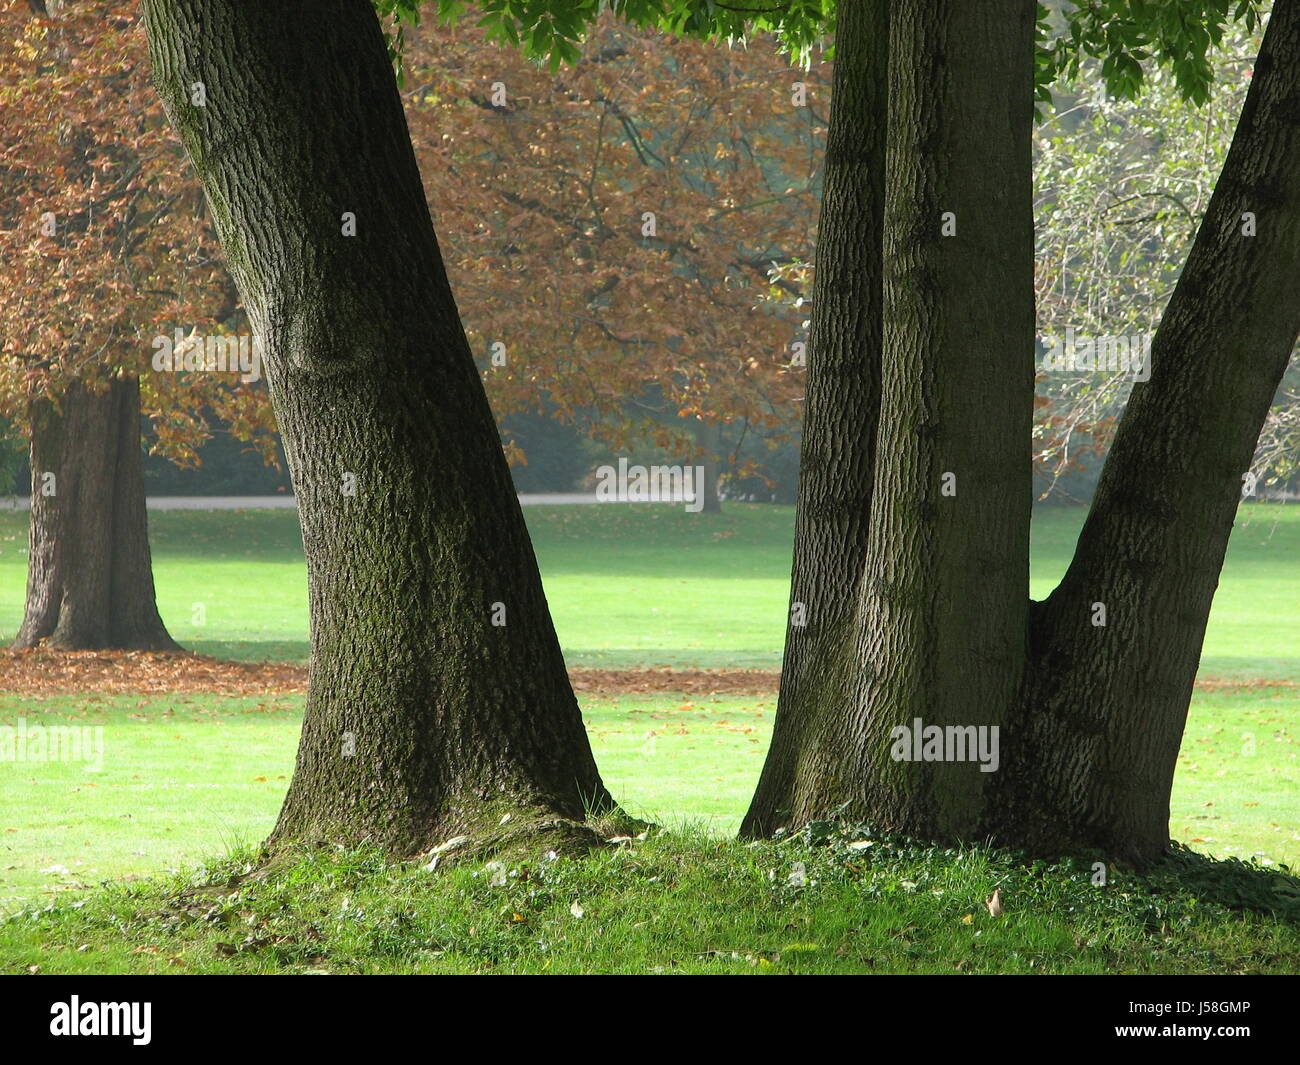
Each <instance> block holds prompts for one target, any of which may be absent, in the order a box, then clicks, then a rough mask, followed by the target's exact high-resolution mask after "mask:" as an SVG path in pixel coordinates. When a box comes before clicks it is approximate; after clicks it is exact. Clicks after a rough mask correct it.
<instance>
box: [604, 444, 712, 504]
mask: <svg viewBox="0 0 1300 1065" xmlns="http://www.w3.org/2000/svg"><path fill="white" fill-rule="evenodd" d="M596 502H597V503H685V504H686V509H687V511H689V512H690V513H692V514H696V513H698V512H699V511H701V510H703V509H704V467H703V466H639V465H638V466H630V465H628V461H627V459H625V458H622V459H619V460H618V467H617V468H615V467H613V466H600V467H597V469H596Z"/></svg>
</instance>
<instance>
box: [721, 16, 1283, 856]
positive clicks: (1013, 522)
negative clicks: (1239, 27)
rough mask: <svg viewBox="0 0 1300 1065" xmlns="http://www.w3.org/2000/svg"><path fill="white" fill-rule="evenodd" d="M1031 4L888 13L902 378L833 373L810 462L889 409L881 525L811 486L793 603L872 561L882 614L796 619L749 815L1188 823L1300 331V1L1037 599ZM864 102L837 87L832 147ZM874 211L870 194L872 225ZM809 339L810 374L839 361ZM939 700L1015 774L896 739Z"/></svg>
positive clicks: (1261, 63)
mask: <svg viewBox="0 0 1300 1065" xmlns="http://www.w3.org/2000/svg"><path fill="white" fill-rule="evenodd" d="M1031 8H1032V5H1027V4H1022V3H1019V2H1016V0H1006V2H999V3H997V4H981V5H956V4H935V5H933V6H923V5H920V4H917V3H898V4H895V5H893V7H892V8H891V19H892V26H891V45H890V48H891V55H890V66H891V70H890V85H889V89H890V99H891V106H890V112H889V156H890V159H889V172H888V181H887V195H888V200H889V202H888V208H887V211H886V223H885V232H886V234H887V236H886V240H885V246H884V253H883V254H884V262H885V263H886V264H887V269H886V271H885V283H884V291H885V299H884V311H883V317H884V327H883V337H884V342H883V348H884V354H883V363H882V399H881V401H880V409H879V412H877V411H875V410H874V409H871V408H870V407H869V406H868V405H867V404H866V403H865V402H864V401H863V400H862V399H860V398H852V397H851V396H850V394H849V393H848V391H847V390H846V389H843V388H840V389H827V390H826V391H825V392H823V393H821V396H822V399H821V406H822V408H823V409H822V413H821V414H820V415H819V416H818V418H817V419H816V420H814V417H813V416H814V411H815V410H817V409H818V408H817V406H815V405H814V404H813V403H811V402H810V407H809V412H808V413H809V419H810V425H811V426H812V429H813V445H814V448H813V450H812V452H811V454H810V456H809V457H808V458H807V459H806V460H805V461H806V462H807V461H811V463H812V465H811V467H808V468H805V470H804V472H803V473H802V475H801V493H802V497H801V502H802V503H803V505H804V506H810V505H811V502H812V501H813V499H815V498H817V497H815V496H814V495H812V493H811V487H812V486H815V485H817V484H818V483H819V481H820V480H821V479H823V478H822V475H821V474H819V472H818V471H819V469H820V467H821V460H820V458H819V450H818V449H819V448H828V447H834V446H836V445H838V444H839V441H838V439H837V438H836V436H835V435H834V433H833V432H831V433H828V432H827V431H826V430H825V429H824V428H822V429H818V426H823V427H824V426H826V425H839V426H849V425H852V424H853V419H854V416H855V414H856V415H859V421H860V422H861V423H862V424H864V426H866V427H867V430H868V431H870V426H871V425H872V424H873V423H874V420H875V419H876V418H877V417H878V418H879V428H878V430H876V433H875V441H876V446H877V455H876V457H875V459H874V493H873V496H872V497H871V508H872V509H871V520H870V529H869V535H868V542H867V545H866V547H865V549H863V548H861V547H853V546H846V545H852V544H854V543H857V541H854V540H852V539H851V538H849V537H848V536H844V537H835V536H830V537H827V538H826V539H825V541H824V542H822V543H820V544H818V542H817V540H816V539H815V538H814V537H815V535H816V534H815V533H814V532H813V531H812V530H813V529H814V528H815V527H814V526H813V525H812V522H813V520H814V518H815V517H817V516H818V513H819V512H817V511H815V510H814V511H812V512H811V513H809V514H807V515H801V517H800V533H799V537H800V542H798V543H797V545H796V565H795V597H796V598H798V597H799V595H800V587H801V585H800V574H801V572H806V571H808V570H809V569H810V568H811V567H815V566H816V565H818V564H819V563H820V564H821V565H823V566H824V567H828V568H827V569H825V570H823V572H825V573H826V574H827V576H826V577H824V578H821V580H820V582H808V583H809V584H812V585H815V584H816V583H822V584H827V583H830V584H831V585H832V586H833V587H834V588H835V589H836V592H835V594H836V595H838V596H839V597H840V599H839V601H841V602H842V601H843V599H844V597H845V596H847V595H849V594H850V593H851V591H852V590H853V589H854V588H855V583H854V582H857V590H858V592H859V594H858V596H857V600H856V601H857V603H858V609H857V612H856V614H855V615H854V617H853V620H852V622H851V623H847V622H845V621H843V620H841V621H840V623H839V628H838V629H826V630H820V631H819V630H817V629H815V628H814V627H813V622H814V621H815V620H816V619H817V617H818V614H817V613H816V612H812V611H810V613H809V619H810V622H809V628H808V630H807V631H806V632H805V633H803V634H794V633H792V641H791V647H790V650H789V651H788V652H787V659H786V663H787V669H786V675H785V676H783V678H782V692H781V702H780V706H779V710H778V718H777V726H776V736H777V742H775V743H774V745H773V748H772V752H771V754H770V756H769V761H768V765H767V766H766V767H765V770H764V774H763V778H762V782H761V784H760V786H759V790H758V794H757V795H756V797H755V800H754V806H753V807H752V808H751V811H750V815H749V818H748V819H747V821H746V824H745V829H744V831H745V832H747V833H748V834H751V835H754V834H765V833H770V832H771V831H773V830H774V829H776V828H778V827H781V826H782V825H797V824H800V823H803V822H806V821H807V820H810V819H812V818H814V817H821V816H827V815H830V814H833V813H834V812H836V810H843V811H844V812H846V813H848V814H849V815H850V816H855V817H861V818H863V819H867V820H871V821H875V822H877V823H880V824H884V825H887V826H890V827H894V828H900V829H903V830H906V831H910V832H912V833H914V834H917V835H920V836H924V837H927V838H932V839H944V840H950V839H954V838H988V839H992V840H994V841H996V842H999V843H1002V844H1005V845H1009V846H1015V847H1024V848H1028V849H1030V850H1033V851H1037V852H1042V853H1061V852H1067V851H1079V850H1082V849H1090V848H1100V849H1102V850H1104V851H1106V852H1108V853H1110V854H1112V855H1115V856H1120V857H1124V858H1127V859H1130V860H1133V861H1137V862H1145V861H1149V860H1151V859H1154V858H1156V857H1158V856H1159V855H1161V854H1162V853H1164V851H1165V849H1166V848H1167V846H1168V815H1169V796H1170V791H1171V786H1172V778H1173V769H1174V764H1175V760H1176V758H1177V754H1178V747H1179V744H1180V741H1181V737H1182V731H1183V727H1184V724H1185V719H1186V713H1187V707H1188V702H1189V700H1190V696H1191V691H1192V685H1193V681H1194V679H1195V674H1196V668H1197V663H1198V660H1199V656H1200V648H1201V642H1202V639H1203V636H1204V631H1205V624H1206V620H1207V618H1208V614H1209V608H1210V603H1211V600H1212V597H1213V593H1214V589H1215V586H1216V584H1217V581H1218V574H1219V570H1220V567H1221V565H1222V561H1223V557H1224V553H1225V551H1226V546H1227V541H1228V536H1229V534H1230V532H1231V527H1232V520H1233V514H1234V512H1235V510H1236V507H1237V504H1238V501H1239V499H1240V496H1241V487H1242V477H1243V475H1244V474H1245V472H1246V470H1247V469H1248V466H1249V462H1250V459H1251V455H1252V453H1253V450H1254V446H1255V442H1256V439H1257V437H1258V434H1259V430H1260V428H1261V426H1262V425H1263V421H1264V418H1265V415H1266V413H1267V410H1268V407H1269V403H1270V401H1271V399H1272V397H1273V395H1274V393H1275V391H1276V388H1277V385H1278V382H1279V380H1280V378H1281V375H1282V373H1283V371H1284V370H1285V368H1286V365H1287V361H1288V359H1289V357H1290V354H1291V351H1292V349H1293V347H1294V344H1295V339H1296V335H1297V332H1298V331H1300V179H1297V177H1296V175H1297V174H1300V128H1298V127H1300V122H1298V120H1297V111H1296V107H1295V101H1296V100H1297V99H1300V0H1278V2H1277V3H1276V4H1275V5H1274V7H1273V12H1272V16H1271V19H1270V22H1269V26H1268V29H1267V32H1266V35H1265V39H1264V44H1263V47H1262V50H1261V53H1260V56H1259V59H1258V61H1257V62H1256V65H1255V70H1254V76H1253V82H1252V85H1251V89H1250V92H1249V94H1248V97H1247V101H1246V105H1245V108H1244V110H1243V113H1242V116H1241V119H1240V122H1239V124H1238V129H1237V133H1236V136H1235V137H1234V141H1233V145H1232V148H1231V151H1230V152H1229V155H1228V159H1227V162H1226V164H1225V167H1224V170H1223V173H1222V175H1221V177H1220V179H1219V182H1218V184H1217V186H1216V189H1215V193H1214V196H1213V198H1212V200H1211V203H1210V207H1209V210H1208V212H1207V214H1206V218H1205V221H1204V223H1203V224H1202V226H1201V229H1200V232H1199V233H1198V236H1197V240H1196V243H1195V245H1194V247H1193V250H1192V253H1191V256H1190V258H1189V260H1188V263H1187V265H1186V267H1185V269H1184V271H1183V274H1182V278H1181V280H1180V282H1179V285H1178V288H1177V290H1176V292H1175V294H1174V296H1173V299H1172V300H1171V302H1170V305H1169V308H1168V310H1167V312H1166V315H1165V318H1164V321H1163V322H1162V323H1161V327H1160V330H1159V332H1158V333H1157V337H1156V339H1155V342H1154V344H1153V347H1152V354H1153V359H1154V369H1153V373H1152V377H1151V380H1150V381H1149V382H1148V383H1147V384H1145V385H1138V386H1137V387H1136V389H1135V391H1134V394H1133V397H1132V399H1131V400H1130V402H1129V405H1128V408H1127V409H1126V411H1125V414H1124V417H1123V419H1122V421H1121V425H1120V429H1119V433H1118V435H1117V438H1116V441H1115V444H1114V446H1113V448H1112V450H1111V454H1110V457H1109V459H1108V461H1107V464H1106V467H1105V470H1104V472H1103V475H1102V479H1101V482H1100V484H1099V486H1098V490H1097V494H1096V498H1095V500H1094V503H1093V507H1092V512H1091V513H1090V515H1089V518H1088V521H1087V523H1086V525H1085V528H1084V531H1083V533H1082V535H1081V537H1080V541H1079V545H1078V549H1077V551H1076V555H1075V558H1074V560H1073V563H1072V564H1071V566H1070V569H1069V571H1068V573H1067V575H1066V577H1065V578H1064V580H1063V581H1062V582H1061V585H1060V586H1059V587H1058V588H1057V589H1056V591H1055V592H1053V594H1052V595H1051V597H1050V598H1049V599H1048V600H1047V601H1046V602H1044V603H1036V604H1028V602H1027V599H1026V598H1024V597H1023V595H1022V596H1021V598H1020V600H1019V601H1017V600H1016V590H1017V589H1023V588H1024V582H1025V576H1026V574H1025V564H1026V562H1027V557H1028V545H1027V542H1026V540H1025V538H1024V530H1025V529H1026V528H1027V519H1028V511H1027V508H1028V498H1029V497H1028V476H1029V466H1028V447H1029V437H1028V426H1027V419H1028V409H1027V407H1028V398H1029V395H1030V394H1031V389H1032V378H1031V375H1032V368H1031V366H1030V363H1029V361H1028V360H1029V358H1030V352H1031V351H1032V330H1031V326H1030V323H1029V320H1028V315H1029V313H1030V312H1031V304H1030V303H1029V300H1030V299H1031V285H1030V281H1029V278H1028V277H1027V271H1026V255H1027V250H1026V249H1027V244H1026V237H1027V231H1026V226H1025V211H1026V206H1027V204H1026V195H1027V185H1028V176H1029V155H1028V151H1029V129H1028V124H1027V122H1028V108H1029V78H1030V71H1031V69H1032V53H1031V52H1030V50H1029V38H1028V36H1027V35H1028V33H1029V27H1028V22H1027V20H1028V19H1029V17H1030V14H1029V10H1030V9H1031ZM853 10H854V8H853V7H852V6H850V5H849V4H846V5H843V6H842V7H841V15H840V17H841V25H840V39H839V42H838V54H839V64H840V65H841V66H842V65H844V64H852V65H853V67H854V69H855V70H864V69H868V68H869V64H870V60H869V59H868V58H867V56H866V55H865V54H864V52H863V50H862V49H863V46H864V40H863V39H862V38H861V37H859V35H858V32H857V30H856V29H855V26H856V25H857V23H855V21H854V20H853V19H852V18H851V13H852V11H853ZM879 17H880V16H877V19H879ZM877 24H878V22H877ZM945 36H946V38H947V39H946V40H945V39H944V38H945ZM838 76H840V75H839V73H838V72H837V77H838ZM845 120H847V112H840V111H833V113H832V130H831V143H834V142H835V137H836V134H837V132H841V133H842V130H840V131H837V130H836V123H837V121H839V122H843V121H845ZM860 128H865V127H860ZM834 173H835V171H834V168H833V166H828V174H827V196H828V202H827V209H828V210H835V205H834V200H833V199H832V197H831V193H832V190H833V188H834V187H835V185H834ZM950 204H954V205H956V206H949V205H950ZM871 210H872V207H871V204H870V201H866V206H865V207H864V209H863V210H862V211H861V213H860V218H861V221H862V222H863V224H864V225H865V224H866V220H867V219H868V218H869V217H870V212H871ZM944 210H951V211H953V212H954V215H955V224H956V227H957V235H956V236H955V237H953V238H950V239H951V241H952V243H951V244H950V245H948V246H947V247H948V254H945V252H944V248H945V245H944V244H943V243H942V242H941V241H936V240H935V239H934V237H933V233H934V230H933V229H932V228H931V227H932V225H933V214H934V213H935V212H938V211H944ZM1247 213H1249V214H1250V215H1251V217H1250V218H1246V217H1244V216H1245V215H1246V214H1247ZM971 222H974V225H971V224H970V223H971ZM1252 223H1253V231H1254V234H1255V235H1253V236H1250V235H1247V233H1248V230H1249V229H1250V228H1251V225H1252ZM838 228H842V226H841V227H838ZM837 247H838V245H837V244H836V243H835V242H834V238H833V236H832V240H831V243H830V244H829V248H830V249H832V250H834V249H836V248H837ZM981 249H982V250H983V253H982V254H981ZM820 254H821V252H820V251H819V255H820ZM835 261H836V260H834V259H832V260H830V263H829V264H828V263H827V262H826V261H825V260H823V261H822V262H821V263H820V264H819V274H821V273H822V272H823V271H825V268H826V266H827V265H830V266H831V269H830V274H831V277H830V278H826V277H824V276H819V277H818V279H817V283H818V284H819V285H834V284H836V283H839V284H849V283H850V281H849V279H851V278H852V277H854V276H855V275H856V276H858V277H868V278H869V277H871V276H873V272H875V271H878V270H880V269H881V266H880V259H879V258H878V257H877V256H876V253H874V252H873V250H872V249H871V248H870V246H869V245H864V246H862V247H861V248H860V249H858V250H857V251H856V252H854V253H853V254H852V258H851V264H852V265H850V266H847V267H843V268H840V267H837V266H835V265H834V264H835ZM819 299H824V297H819ZM814 313H815V314H816V313H817V307H816V304H815V305H814ZM999 321H1001V322H1002V323H1003V332H1002V339H1001V340H1000V339H999V329H998V322H999ZM863 350H866V346H865V345H864V347H863ZM812 354H813V359H812V360H811V363H810V381H809V390H810V398H811V396H812V395H816V394H817V389H818V388H819V384H820V383H819V375H820V374H822V373H824V372H825V371H826V370H827V365H826V364H824V363H819V361H818V357H817V356H818V349H817V348H816V347H814V350H813V353H812ZM963 357H964V361H963ZM831 365H832V366H833V365H834V364H833V363H832V364H831ZM963 394H964V395H965V396H966V399H965V400H963V399H962V396H963ZM979 418H984V419H986V424H987V436H984V437H980V436H979V432H978V429H979V423H978V420H977V419H979ZM944 469H947V470H949V471H950V472H955V473H956V474H957V478H956V489H957V492H956V495H955V496H953V497H951V498H949V499H943V498H938V499H936V498H935V497H933V496H932V495H929V494H927V493H926V492H925V491H923V488H924V487H925V486H927V485H928V484H930V482H931V481H932V479H933V478H934V477H935V475H936V473H937V471H939V470H944ZM963 471H965V472H964V474H963ZM858 483H859V486H860V492H861V495H862V496H863V497H864V498H865V497H866V490H865V479H863V480H860V481H859V482H858ZM845 491H846V492H847V491H848V490H847V489H846V490H845ZM972 491H973V498H972V496H971V493H972ZM801 559H802V560H801ZM806 586H807V585H805V587H806ZM804 594H811V593H808V592H805V593H804ZM816 594H817V595H818V596H819V601H820V602H826V601H828V593H827V592H826V591H824V590H822V589H818V590H817V592H816ZM1027 606H1029V607H1030V611H1029V613H1028V616H1027V613H1026V607H1027ZM1099 607H1100V608H1104V624H1098V623H1097V622H1098V621H1100V620H1102V619H1103V615H1102V614H1101V613H1100V612H1099ZM844 616H845V615H844V613H843V612H842V611H841V612H840V613H839V614H838V617H839V618H840V619H843V618H844ZM801 640H802V646H801V644H800V641H801ZM852 641H856V643H853V642H852ZM850 648H851V649H852V650H850ZM837 655H838V656H840V657H838V658H837V657H836V656H837ZM813 661H815V662H817V663H819V666H820V668H818V669H817V670H816V671H815V672H814V671H813V670H811V669H809V667H808V665H807V663H809V662H813ZM792 665H793V667H794V668H791V666H792ZM855 676H860V678H861V679H860V681H859V684H858V686H857V689H856V691H854V690H853V688H852V682H853V678H854V677H855ZM1019 678H1023V681H1019ZM1018 682H1019V687H1018V690H1017V683H1018ZM814 685H816V686H817V688H814ZM818 688H819V690H817V689H818ZM914 717H919V718H921V719H922V720H923V721H924V723H925V724H938V725H945V724H949V723H951V724H955V725H959V726H960V725H975V726H979V725H993V724H998V725H1000V726H1001V727H1002V733H1001V735H1000V743H999V757H1000V766H999V769H998V771H997V772H994V773H989V774H986V775H985V777H984V779H981V778H980V777H978V776H976V775H975V772H974V771H975V770H976V766H975V765H974V764H971V763H966V764H961V763H958V764H953V763H950V762H944V761H935V762H925V763H921V764H919V765H918V764H916V763H906V762H903V763H899V762H895V761H894V760H893V759H892V758H891V757H890V755H889V750H890V737H889V734H888V730H889V728H890V727H891V726H892V725H897V724H910V720H909V719H911V718H914Z"/></svg>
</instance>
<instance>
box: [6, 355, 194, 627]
mask: <svg viewBox="0 0 1300 1065" xmlns="http://www.w3.org/2000/svg"><path fill="white" fill-rule="evenodd" d="M29 413H30V419H31V465H32V497H31V514H30V518H29V521H28V528H29V536H28V544H29V548H28V559H27V598H26V604H25V607H24V610H23V621H22V625H21V626H20V627H19V629H18V635H17V637H16V638H15V640H14V644H13V645H14V647H16V648H20V649H21V648H27V647H35V646H37V645H38V644H39V645H42V646H45V647H51V648H58V649H60V650H66V651H87V650H132V651H175V650H179V648H178V647H177V645H176V643H175V641H174V640H172V638H171V636H169V635H168V633H167V628H166V626H164V625H163V622H162V618H161V617H160V616H159V614H158V606H157V603H156V600H155V597H154V583H153V567H152V562H151V559H150V554H149V533H148V525H147V518H146V514H145V497H144V463H143V459H142V454H141V440H140V385H139V382H138V381H136V380H135V379H134V378H115V379H113V380H112V381H108V382H105V383H102V384H100V385H97V386H95V387H93V388H89V387H87V386H86V385H85V384H83V383H82V382H80V381H74V382H73V383H72V384H70V385H69V386H68V387H67V389H66V390H65V391H64V393H63V395H62V396H59V397H57V398H43V399H38V400H36V401H35V402H33V403H32V405H31V408H30V412H29Z"/></svg>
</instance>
